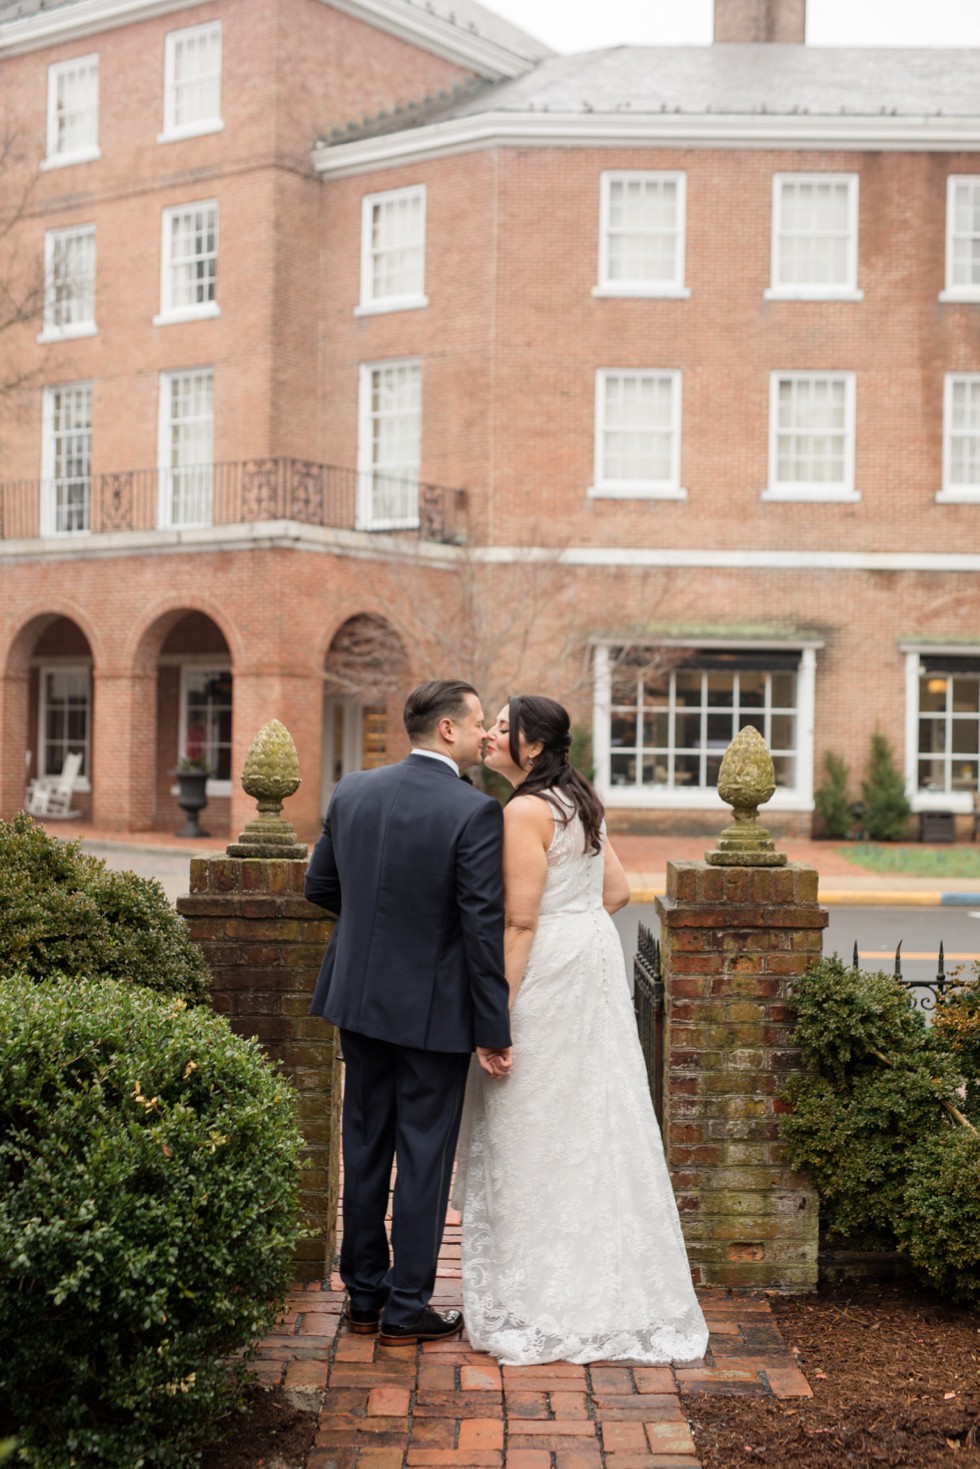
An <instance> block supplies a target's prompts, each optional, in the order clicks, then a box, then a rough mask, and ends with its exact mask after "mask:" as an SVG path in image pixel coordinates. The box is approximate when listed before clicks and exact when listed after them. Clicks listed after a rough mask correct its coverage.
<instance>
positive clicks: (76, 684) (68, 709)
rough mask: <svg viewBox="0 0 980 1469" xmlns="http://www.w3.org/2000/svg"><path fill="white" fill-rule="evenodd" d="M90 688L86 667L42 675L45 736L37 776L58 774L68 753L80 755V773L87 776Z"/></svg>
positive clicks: (51, 671) (42, 720)
mask: <svg viewBox="0 0 980 1469" xmlns="http://www.w3.org/2000/svg"><path fill="white" fill-rule="evenodd" d="M89 688H90V684H89V671H88V669H87V668H59V669H57V670H50V671H46V672H45V673H44V675H43V677H42V680H41V723H42V729H43V735H44V737H43V741H42V749H41V761H40V769H39V774H41V775H46V776H51V775H60V774H61V771H62V769H63V768H64V764H65V759H66V757H67V756H68V755H70V754H79V755H81V757H82V764H81V768H80V771H79V774H81V775H86V774H87V771H88V739H89V716H90V699H89Z"/></svg>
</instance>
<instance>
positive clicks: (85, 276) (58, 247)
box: [38, 224, 96, 342]
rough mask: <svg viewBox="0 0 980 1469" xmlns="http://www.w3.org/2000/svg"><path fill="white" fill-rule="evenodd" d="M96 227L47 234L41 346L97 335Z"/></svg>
mask: <svg viewBox="0 0 980 1469" xmlns="http://www.w3.org/2000/svg"><path fill="white" fill-rule="evenodd" d="M95 331H96V325H95V225H94V224H87V225H80V226H78V227H75V228H72V229H63V230H46V231H45V235H44V330H43V331H42V332H41V334H40V336H39V337H38V341H39V342H57V341H62V340H63V339H64V338H66V337H90V336H93V335H94V334H95Z"/></svg>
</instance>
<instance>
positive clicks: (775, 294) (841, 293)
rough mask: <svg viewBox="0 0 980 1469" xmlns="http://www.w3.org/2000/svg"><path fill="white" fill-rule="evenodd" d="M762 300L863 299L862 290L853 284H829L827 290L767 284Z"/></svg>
mask: <svg viewBox="0 0 980 1469" xmlns="http://www.w3.org/2000/svg"><path fill="white" fill-rule="evenodd" d="M762 299H763V300H764V301H863V300H864V292H863V291H856V290H855V289H854V288H853V286H831V287H828V289H827V290H825V291H823V290H817V289H816V287H813V288H811V289H807V287H806V286H769V287H768V289H766V290H765V291H763V293H762Z"/></svg>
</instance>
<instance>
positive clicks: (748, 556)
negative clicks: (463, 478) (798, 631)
mask: <svg viewBox="0 0 980 1469" xmlns="http://www.w3.org/2000/svg"><path fill="white" fill-rule="evenodd" d="M471 554H472V555H473V557H474V558H475V559H476V560H478V561H487V562H513V561H527V562H532V563H533V562H539V561H546V562H551V563H557V564H558V565H560V566H605V567H629V566H639V567H645V566H686V567H693V568H697V567H701V568H704V569H719V570H726V571H966V572H977V571H980V554H973V553H964V552H957V551H737V550H731V551H715V550H681V549H678V550H670V549H665V548H661V547H657V548H652V547H631V546H568V547H566V548H565V550H563V551H557V550H550V549H548V548H542V547H524V546H484V547H480V548H478V549H477V550H475V551H473V552H472V553H471Z"/></svg>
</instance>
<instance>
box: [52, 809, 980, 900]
mask: <svg viewBox="0 0 980 1469" xmlns="http://www.w3.org/2000/svg"><path fill="white" fill-rule="evenodd" d="M47 830H48V831H49V832H50V833H51V835H52V836H57V837H62V838H63V839H64V840H66V841H74V840H76V839H81V840H82V841H83V842H84V844H85V847H86V849H87V850H90V851H92V852H93V853H94V854H95V855H96V856H100V857H101V856H105V857H107V858H108V859H109V863H110V866H112V867H118V866H122V865H124V864H123V862H122V860H121V858H122V857H123V856H124V855H125V854H126V853H127V852H129V853H132V854H133V856H134V859H136V858H137V857H138V858H139V859H140V860H139V863H138V868H141V869H145V868H146V867H147V865H148V864H152V859H153V857H154V855H156V856H157V857H158V858H160V859H163V860H164V861H165V862H166V865H167V867H168V869H169V870H170V871H172V872H176V871H178V870H179V860H178V859H179V858H181V857H184V858H186V859H187V861H188V862H189V861H190V859H191V857H199V856H204V855H207V854H210V853H214V852H219V851H222V850H223V849H224V846H225V844H226V842H227V841H228V840H229V838H226V837H215V836H211V837H203V838H197V839H193V840H189V839H187V838H182V837H177V836H174V834H173V833H172V832H169V831H141V832H118V831H108V830H105V829H102V828H98V827H94V826H90V825H87V824H84V823H82V822H50V823H48V827H47ZM613 842H614V845H615V847H616V851H617V853H618V854H619V858H620V860H621V861H622V863H623V866H624V867H625V868H626V872H627V875H628V877H629V880H630V889H631V891H632V899H631V901H632V902H634V903H652V902H653V900H654V898H655V897H658V896H659V895H660V894H661V893H663V892H664V890H665V888H666V876H665V874H666V868H667V863H668V862H669V861H675V862H700V861H703V860H704V854H705V851H706V850H707V849H708V847H710V845H711V839H710V837H703V836H702V837H692V836H625V835H620V836H614V837H613ZM778 845H779V849H780V850H781V851H784V852H785V853H786V855H787V856H788V858H789V860H790V861H791V862H798V863H800V864H802V865H803V866H806V867H815V868H816V869H817V871H818V872H819V874H820V901H821V903H825V904H828V905H835V904H849V905H852V906H856V907H888V906H901V907H905V908H909V907H920V906H921V907H935V906H940V905H942V906H960V905H970V906H978V907H980V878H943V879H942V882H941V884H940V883H939V882H938V881H937V879H936V878H933V877H907V876H905V875H904V874H902V873H879V872H867V871H865V870H864V869H862V868H860V867H856V866H854V864H853V863H851V862H848V861H847V860H846V858H844V857H842V856H840V855H839V854H838V852H837V844H836V843H834V842H813V841H806V840H803V839H799V838H794V839H787V840H786V841H784V842H780V843H778ZM914 845H915V846H916V847H917V848H918V847H919V845H920V844H919V843H915V844H914ZM943 850H944V851H947V852H948V851H949V850H950V848H949V847H948V846H947V847H944V848H943ZM134 865H137V863H136V862H135V860H134ZM181 890H182V891H186V889H181Z"/></svg>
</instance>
